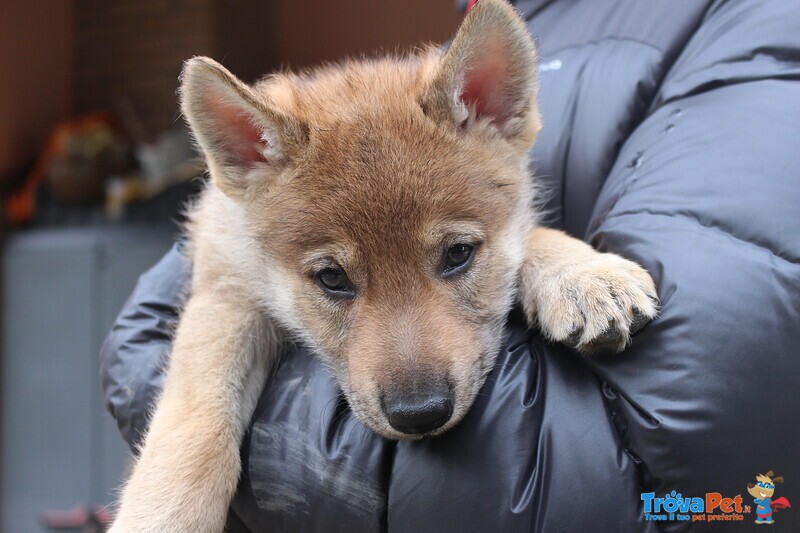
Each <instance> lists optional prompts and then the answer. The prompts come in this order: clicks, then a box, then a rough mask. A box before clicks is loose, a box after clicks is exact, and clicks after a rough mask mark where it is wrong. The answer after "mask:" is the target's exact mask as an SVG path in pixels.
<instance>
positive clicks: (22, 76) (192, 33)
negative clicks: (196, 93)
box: [0, 0, 461, 176]
mask: <svg viewBox="0 0 800 533" xmlns="http://www.w3.org/2000/svg"><path fill="white" fill-rule="evenodd" d="M0 1H1V2H2V7H0V72H2V73H3V75H2V78H0V176H1V175H2V174H3V173H5V172H7V171H8V170H10V169H11V168H13V167H14V166H16V165H19V164H21V163H22V162H25V161H26V160H29V159H30V158H32V157H33V156H34V155H35V153H36V152H37V150H38V148H39V147H40V145H41V143H42V142H43V141H44V139H45V138H46V135H47V132H48V131H49V130H50V128H51V127H52V126H53V125H54V124H55V123H56V122H57V121H59V120H61V119H63V118H66V117H67V116H69V115H76V114H80V113H83V112H86V111H94V110H111V111H113V112H116V113H120V112H121V111H122V112H124V110H125V109H132V110H134V112H135V115H136V116H138V117H139V118H140V119H141V122H142V124H143V126H144V129H145V130H147V131H149V132H150V133H151V134H155V133H157V132H159V131H161V130H164V129H166V128H170V127H173V125H174V124H175V122H176V120H177V119H178V113H177V106H176V99H175V90H176V89H177V84H178V80H177V78H178V74H179V73H180V67H181V63H182V62H183V60H185V59H187V58H189V57H191V56H193V55H201V54H203V55H211V56H213V57H215V58H216V59H218V60H220V61H222V62H223V63H224V64H225V65H226V66H228V68H230V69H231V70H232V71H233V72H234V73H236V74H237V75H239V76H241V77H242V78H244V79H245V80H247V81H252V80H254V79H256V78H257V77H259V76H260V75H262V74H264V73H267V72H269V71H270V70H272V69H275V68H278V67H281V66H287V67H292V68H297V67H304V66H309V65H315V64H318V63H320V62H321V61H325V60H335V59H338V58H341V57H343V56H346V55H358V54H362V53H367V54H369V53H374V52H376V51H379V50H381V49H382V50H385V51H386V50H388V51H392V50H396V49H398V48H399V49H408V48H409V47H411V46H414V45H416V44H419V43H421V42H425V41H429V42H430V41H433V42H442V41H444V40H446V39H447V38H448V37H449V36H450V35H451V34H452V32H453V31H454V30H455V28H456V26H457V25H458V21H459V20H460V18H461V15H460V14H459V13H458V12H457V11H456V8H455V3H454V1H453V0H347V1H344V0H51V1H47V0H25V1H24V2H12V1H6V0H0Z"/></svg>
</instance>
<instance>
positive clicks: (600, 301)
mask: <svg viewBox="0 0 800 533" xmlns="http://www.w3.org/2000/svg"><path fill="white" fill-rule="evenodd" d="M525 253H526V255H525V261H524V263H523V266H522V271H521V299H522V304H523V306H524V308H525V312H526V314H527V316H528V320H529V322H530V323H531V324H532V325H533V324H537V323H538V325H539V327H540V328H541V329H542V332H543V333H544V334H545V335H546V336H547V337H548V338H550V339H552V340H554V341H558V342H563V343H564V344H567V345H569V346H572V347H574V348H577V349H578V350H580V351H582V352H584V353H595V352H601V351H617V352H618V351H621V350H622V349H624V348H625V346H626V345H627V343H628V342H629V341H630V336H631V334H633V333H636V331H638V330H639V329H641V328H642V327H643V326H644V325H645V324H646V323H647V322H649V321H650V320H652V319H653V318H654V317H655V316H656V313H657V312H658V297H657V295H656V289H655V285H654V284H653V280H652V278H651V277H650V274H648V273H647V271H646V270H644V269H643V268H642V267H640V266H639V265H637V264H636V263H634V262H633V261H629V260H627V259H623V258H622V257H620V256H618V255H615V254H611V253H600V252H598V251H596V250H595V249H593V248H592V247H591V246H589V245H588V244H586V243H585V242H583V241H580V240H578V239H574V238H572V237H570V236H568V235H567V234H565V233H563V232H561V231H557V230H553V229H548V228H535V229H533V230H531V232H530V234H529V236H528V243H527V248H526V251H525Z"/></svg>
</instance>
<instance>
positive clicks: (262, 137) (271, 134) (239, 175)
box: [180, 57, 308, 199]
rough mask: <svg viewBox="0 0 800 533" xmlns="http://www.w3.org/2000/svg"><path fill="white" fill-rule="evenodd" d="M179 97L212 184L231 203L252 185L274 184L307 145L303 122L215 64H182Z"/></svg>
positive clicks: (202, 59)
mask: <svg viewBox="0 0 800 533" xmlns="http://www.w3.org/2000/svg"><path fill="white" fill-rule="evenodd" d="M180 98H181V110H182V111H183V114H184V116H186V118H187V120H188V122H189V126H190V127H191V129H192V131H193V132H194V135H195V138H196V139H197V142H198V143H199V144H200V147H201V148H202V149H203V152H204V153H205V155H206V159H207V161H208V166H209V170H210V171H211V176H212V179H214V182H215V184H216V185H217V187H219V188H220V190H222V192H224V193H225V194H227V195H228V196H230V197H231V198H234V199H241V198H244V197H245V196H246V194H247V191H248V189H250V188H251V187H252V186H253V185H258V184H260V183H264V181H265V180H266V181H269V180H271V179H276V177H277V176H278V174H279V173H280V172H281V170H283V169H284V168H285V166H286V164H287V163H288V162H289V161H290V159H291V158H292V157H293V156H295V155H297V154H298V153H299V151H300V150H301V149H302V148H303V147H305V145H306V144H307V142H308V130H307V128H306V127H304V125H303V124H302V123H301V122H299V121H298V120H297V119H295V118H294V117H292V116H290V115H288V114H286V113H284V112H282V111H280V110H278V109H277V108H275V107H274V106H273V105H271V104H270V103H269V102H268V101H266V98H264V97H263V96H261V95H259V94H258V93H257V92H256V91H254V90H253V89H251V88H250V87H248V86H247V85H245V84H244V83H242V82H241V81H240V80H239V79H238V78H236V76H234V75H233V74H231V73H230V72H229V71H228V70H227V69H225V67H223V66H222V65H220V64H219V63H217V62H216V61H214V60H213V59H209V58H207V57H195V58H192V59H190V60H189V61H187V62H186V63H185V65H184V67H183V73H182V74H181V89H180Z"/></svg>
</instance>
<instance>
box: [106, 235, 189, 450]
mask: <svg viewBox="0 0 800 533" xmlns="http://www.w3.org/2000/svg"><path fill="white" fill-rule="evenodd" d="M190 276H191V268H190V264H189V260H188V259H187V258H186V257H185V256H184V254H183V252H182V251H181V243H178V244H175V245H174V246H173V247H172V249H171V250H170V251H169V252H168V253H167V254H166V255H165V256H164V257H163V258H162V259H161V261H159V262H158V263H157V264H156V265H155V266H154V267H153V268H151V269H150V270H149V271H147V272H146V273H144V274H143V275H142V276H141V277H140V278H139V281H138V283H137V284H136V288H135V289H134V291H133V294H131V296H130V298H129V299H128V301H127V302H126V303H125V306H124V307H123V308H122V311H120V314H119V316H118V317H117V320H116V322H115V323H114V326H113V328H112V330H111V332H110V333H109V334H108V337H107V338H106V340H105V342H104V343H103V347H102V349H101V351H100V374H101V382H102V388H103V395H104V398H105V404H106V408H107V409H108V410H109V412H110V413H111V415H112V416H113V417H114V418H115V419H116V420H117V424H118V425H119V429H120V432H121V433H122V437H123V438H124V439H125V441H126V442H127V443H128V445H130V446H131V448H132V449H133V448H135V446H136V445H137V444H138V443H139V441H140V439H141V437H142V436H143V435H144V432H145V430H146V429H147V422H148V415H149V412H150V409H151V407H152V405H153V403H154V401H155V398H156V396H157V395H158V393H159V391H160V390H161V387H162V384H163V379H164V368H165V365H166V361H167V358H168V354H169V349H170V345H171V342H172V332H173V330H174V328H175V324H176V323H177V316H178V312H179V309H180V305H181V302H182V297H183V293H184V288H185V287H186V286H187V285H188V283H189V279H190Z"/></svg>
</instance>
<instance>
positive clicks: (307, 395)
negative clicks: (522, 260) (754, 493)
mask: <svg viewBox="0 0 800 533" xmlns="http://www.w3.org/2000/svg"><path fill="white" fill-rule="evenodd" d="M517 6H518V8H519V9H520V10H521V11H522V13H523V14H524V16H525V17H526V18H527V20H528V21H529V23H530V28H531V31H532V33H533V34H534V36H535V37H536V39H537V41H538V44H539V49H540V53H541V93H540V105H541V110H542V113H543V119H544V125H545V126H544V129H543V130H542V133H541V135H540V137H539V140H538V141H537V143H536V146H535V148H534V151H533V160H534V165H535V170H536V174H537V175H538V176H539V180H540V181H541V182H542V183H543V184H544V185H545V187H544V188H545V191H546V193H547V194H548V195H549V198H550V200H549V204H548V209H549V213H550V219H549V223H550V224H552V225H554V226H557V227H562V228H564V229H566V230H567V231H569V232H570V233H572V234H573V235H577V236H580V237H583V238H585V239H587V240H588V241H590V242H592V243H593V244H594V245H595V246H596V247H598V248H600V249H602V250H612V251H615V252H617V253H620V254H622V255H623V256H625V257H629V258H631V259H634V260H636V261H637V262H639V263H640V264H642V265H644V266H645V267H646V268H647V269H648V270H649V271H650V272H651V273H652V275H653V277H654V279H655V280H656V283H657V285H658V289H659V294H660V296H661V299H662V302H663V309H662V311H661V315H660V317H659V318H658V319H657V320H656V321H655V322H653V323H652V324H651V325H649V326H647V327H646V328H645V329H644V330H642V331H641V332H640V333H638V334H637V335H636V336H635V338H634V342H633V346H632V347H631V348H630V349H629V350H628V351H627V352H625V353H624V354H623V355H620V356H615V357H598V358H593V359H583V358H581V357H579V356H578V355H576V354H575V353H574V352H572V351H570V350H569V349H567V348H565V347H563V346H557V345H552V344H548V343H547V342H545V341H544V340H542V338H541V337H540V336H539V335H538V334H537V333H536V332H528V331H526V330H525V327H524V324H523V321H522V320H521V318H520V317H519V316H517V314H513V313H512V316H511V317H510V320H509V322H510V327H509V337H508V343H507V346H506V348H505V349H504V350H503V352H502V353H501V355H500V358H499V360H498V364H497V367H496V368H495V369H494V372H493V373H492V375H491V377H490V378H489V380H488V381H487V383H486V386H485V387H484V389H483V391H482V394H481V395H480V396H479V398H478V400H477V402H476V403H475V405H474V407H473V408H472V410H471V411H470V413H469V414H468V416H467V417H466V418H465V419H464V421H463V423H461V424H460V425H459V426H458V427H457V428H456V429H455V430H453V431H452V432H450V433H448V434H446V435H445V436H443V437H441V438H436V439H428V440H425V441H423V442H401V443H395V442H389V441H385V440H382V439H381V438H379V437H377V436H375V435H374V434H371V433H370V432H369V431H368V430H366V429H365V428H364V427H363V426H361V425H360V424H359V423H358V422H357V421H356V420H355V419H354V417H353V416H352V415H351V413H350V412H349V411H348V409H347V406H346V404H345V403H344V402H343V400H342V398H341V395H340V393H339V391H338V390H337V388H336V386H335V384H334V382H333V380H332V378H331V377H330V376H329V375H328V373H327V371H326V370H325V369H324V368H323V367H322V365H321V364H320V363H319V362H318V361H317V360H316V359H315V358H314V357H312V356H311V355H310V354H309V353H308V351H306V350H304V349H298V350H297V352H296V353H294V354H293V355H292V356H290V357H288V358H287V359H286V360H285V361H284V362H283V364H282V366H281V367H280V368H279V370H278V371H277V374H276V375H275V377H274V378H273V379H272V380H271V382H270V383H269V384H268V386H267V388H266V390H265V391H264V393H263V395H262V398H261V401H260V402H259V405H258V407H257V409H256V413H255V415H254V417H253V423H252V427H251V429H250V431H249V432H248V434H247V436H246V438H245V442H244V445H243V448H242V456H243V464H244V470H243V478H242V480H241V485H240V488H239V491H238V494H237V496H236V498H235V501H234V502H233V506H232V508H233V514H234V515H235V517H236V518H237V519H238V520H239V521H240V522H241V523H240V524H239V525H240V527H243V528H249V529H251V530H253V531H261V530H269V531H325V532H329V531H347V532H352V531H378V530H380V531H385V530H387V529H388V530H390V531H402V532H405V531H487V532H488V531H566V532H572V531H593V532H594V531H599V532H605V531H608V532H618V531H656V530H660V529H663V530H678V529H688V528H691V527H692V525H691V522H687V521H679V520H677V517H673V518H674V520H671V521H664V522H660V521H659V522H654V521H648V520H645V518H644V513H645V511H646V509H645V508H644V506H643V498H642V493H650V492H652V493H655V496H656V497H663V496H664V495H665V494H666V493H671V492H672V491H676V492H677V493H681V494H682V495H683V496H684V497H687V498H688V497H705V495H706V494H707V493H714V492H718V493H720V494H721V495H722V496H724V497H734V496H736V495H742V497H743V504H744V505H749V506H752V507H751V509H746V508H743V509H742V513H730V514H731V515H736V514H740V515H741V516H743V520H742V521H724V522H723V521H715V522H711V523H707V524H702V526H700V527H702V529H703V530H709V531H711V530H719V531H738V530H742V531H744V530H750V529H751V528H753V527H755V525H754V524H753V520H754V519H755V515H754V504H753V500H752V498H751V497H750V496H749V494H748V493H747V490H746V486H747V483H748V482H755V476H756V474H759V473H764V472H766V471H768V470H774V471H775V472H776V474H778V475H782V476H783V477H784V478H785V483H784V484H782V485H780V484H779V485H778V486H777V489H776V492H775V498H778V497H781V496H783V497H786V498H788V499H789V501H790V502H792V503H793V504H794V505H795V507H796V508H795V509H788V510H784V511H780V512H778V513H776V514H775V516H774V518H775V521H776V523H777V526H778V528H777V530H780V531H800V508H797V507H800V456H799V455H798V454H799V453H800V396H798V392H799V391H800V3H798V2H797V0H729V1H708V0H684V1H679V0H647V1H643V0H619V1H611V0H608V1H602V2H601V1H598V0H564V1H560V0H559V1H543V0H525V1H520V2H518V4H517ZM189 275H190V274H189V272H188V267H187V265H186V261H185V260H184V259H183V257H182V256H181V255H180V253H179V252H178V251H173V252H172V253H170V254H169V255H168V256H167V257H166V258H165V259H164V260H163V261H162V262H161V263H159V264H158V265H157V266H156V267H154V268H153V269H152V270H151V271H150V272H148V273H146V274H145V275H144V276H142V278H141V280H140V282H139V285H138V287H137V289H136V291H135V293H134V294H133V296H132V297H131V299H130V301H129V302H128V303H127V304H126V306H125V308H124V309H123V311H122V313H121V315H120V317H119V320H118V322H117V324H116V325H115V327H114V329H113V331H112V332H111V334H110V335H109V338H108V341H107V342H106V344H105V347H104V349H103V356H102V362H103V372H102V374H103V386H104V390H105V395H106V399H107V403H108V407H109V409H110V410H111V412H112V414H113V415H114V416H115V417H116V418H117V420H118V421H119V425H120V429H121V430H122V432H123V435H124V436H125V438H126V439H127V440H128V441H129V442H133V441H135V440H136V439H138V438H139V436H140V435H141V434H142V432H143V431H144V430H145V426H146V417H145V413H146V411H147V409H148V408H149V407H150V406H151V405H152V401H153V397H154V394H155V392H156V391H157V390H158V388H159V386H160V384H161V371H162V369H163V365H164V359H165V357H166V354H167V352H168V348H169V331H170V328H171V326H172V325H173V324H174V322H175V320H176V318H175V316H176V305H177V304H176V302H177V295H178V293H179V292H180V288H181V286H182V285H183V284H184V283H185V282H186V279H187V276H189ZM645 498H647V496H645ZM705 510H706V511H707V512H708V511H710V509H705ZM651 514H652V513H651ZM687 514H688V513H687ZM712 514H713V515H714V517H716V516H719V515H720V512H719V511H718V510H717V511H715V512H713V513H712ZM700 515H704V514H703V513H695V516H700ZM666 517H667V518H670V517H669V516H668V515H667V516H666ZM690 518H691V516H690ZM732 518H736V517H735V516H732ZM707 519H708V518H707Z"/></svg>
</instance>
